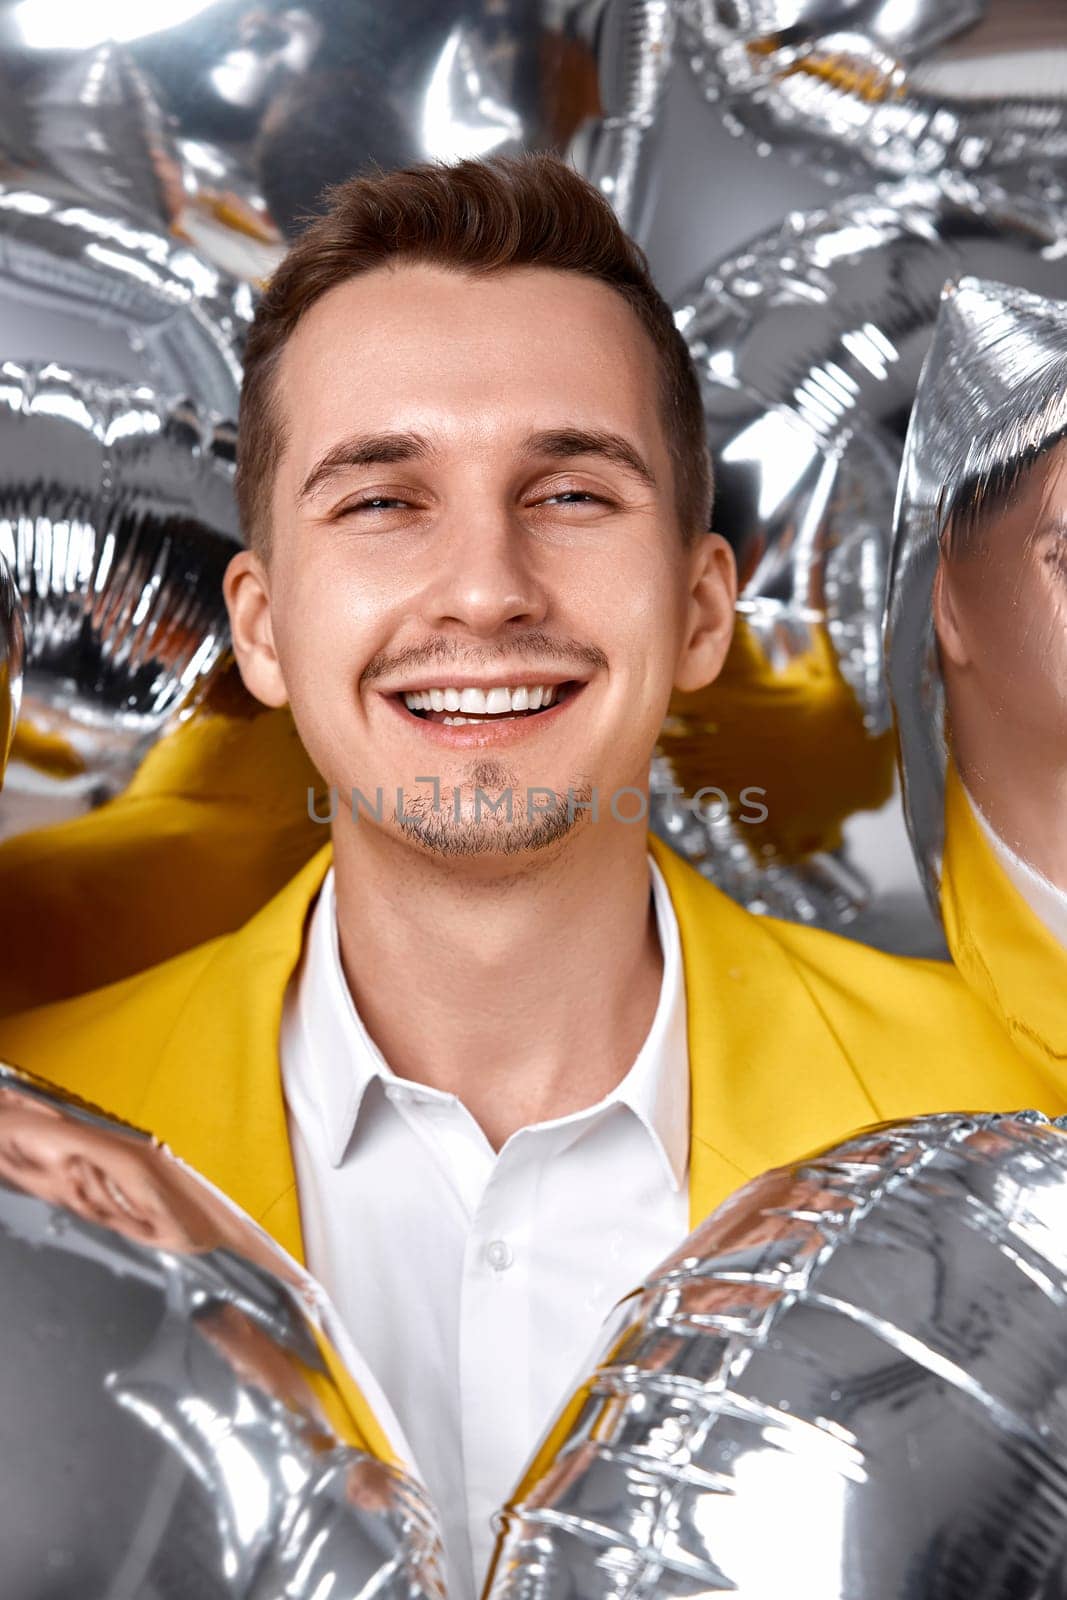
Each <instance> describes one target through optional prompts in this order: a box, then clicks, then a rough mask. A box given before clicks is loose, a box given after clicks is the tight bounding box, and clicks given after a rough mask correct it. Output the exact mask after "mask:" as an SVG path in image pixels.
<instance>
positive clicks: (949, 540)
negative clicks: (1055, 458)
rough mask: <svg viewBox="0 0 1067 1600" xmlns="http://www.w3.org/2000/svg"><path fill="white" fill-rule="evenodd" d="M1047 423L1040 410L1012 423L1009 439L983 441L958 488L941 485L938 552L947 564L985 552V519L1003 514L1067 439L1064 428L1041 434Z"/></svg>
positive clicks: (1066, 429)
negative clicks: (1037, 468) (976, 462)
mask: <svg viewBox="0 0 1067 1600" xmlns="http://www.w3.org/2000/svg"><path fill="white" fill-rule="evenodd" d="M1046 420H1047V418H1046V415H1045V413H1044V412H1041V413H1038V414H1037V415H1035V416H1033V417H1017V418H1015V419H1013V421H1012V424H1011V426H1010V429H1009V433H1010V437H1006V438H998V439H994V440H990V441H988V442H987V443H986V444H985V445H984V446H983V449H982V451H981V455H982V456H984V459H983V460H982V461H981V463H980V464H979V465H978V466H976V467H974V468H972V470H971V471H969V472H967V473H966V474H965V475H964V477H963V478H962V479H961V480H960V482H959V483H958V484H955V485H953V484H952V483H951V482H950V483H947V484H945V485H943V486H942V489H941V493H940V496H939V499H938V512H937V521H938V527H939V528H940V529H941V549H942V552H943V554H944V555H945V556H947V557H948V559H949V560H956V559H957V558H959V557H961V556H968V555H978V554H980V553H981V552H982V551H983V550H984V549H985V534H986V532H987V530H988V527H989V522H990V519H991V518H992V517H994V516H996V515H997V514H998V513H999V512H1002V511H1004V510H1006V508H1007V506H1008V505H1009V503H1010V501H1011V498H1012V496H1013V495H1014V494H1015V492H1016V490H1017V489H1018V488H1019V487H1020V485H1021V484H1022V483H1023V481H1024V480H1025V479H1026V478H1027V477H1028V475H1029V474H1030V472H1031V471H1032V470H1033V468H1034V467H1035V466H1036V465H1037V463H1038V462H1039V461H1041V460H1043V459H1044V457H1045V456H1047V455H1049V454H1050V452H1051V451H1052V450H1054V449H1055V447H1056V446H1057V445H1058V444H1061V443H1062V442H1063V441H1064V440H1065V439H1067V425H1061V426H1059V427H1056V428H1054V429H1053V430H1052V431H1051V432H1048V433H1044V434H1042V433H1041V431H1040V429H1041V426H1042V424H1043V423H1044V422H1045V421H1046ZM1035 435H1036V437H1035Z"/></svg>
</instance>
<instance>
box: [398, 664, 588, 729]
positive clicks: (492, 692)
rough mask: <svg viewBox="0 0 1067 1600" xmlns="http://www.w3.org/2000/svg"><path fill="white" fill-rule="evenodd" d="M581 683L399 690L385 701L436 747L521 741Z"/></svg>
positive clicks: (570, 700) (576, 692)
mask: <svg viewBox="0 0 1067 1600" xmlns="http://www.w3.org/2000/svg"><path fill="white" fill-rule="evenodd" d="M584 688H585V684H584V683H583V682H581V681H580V680H579V679H577V678H570V679H567V680H566V681H565V682H563V683H551V684H515V685H513V686H512V685H498V686H496V687H493V688H489V689H472V688H467V687H465V688H459V687H447V688H446V687H445V686H444V685H442V686H441V687H440V688H432V689H417V690H401V691H399V692H398V693H395V694H392V695H389V696H387V699H388V700H389V701H390V703H391V704H392V705H393V706H394V707H395V708H396V710H397V711H398V712H399V714H400V715H401V716H403V717H404V718H406V719H407V721H408V722H409V723H419V724H420V725H421V726H422V728H423V729H424V730H425V732H426V733H427V734H429V735H430V736H431V737H433V738H435V739H436V740H437V741H438V742H447V743H449V744H453V743H454V744H462V745H466V744H488V743H498V742H499V741H500V740H502V739H507V740H510V739H511V738H515V737H522V736H523V735H524V734H525V732H526V731H527V729H530V728H532V726H533V724H535V723H537V724H539V725H540V724H543V723H544V722H545V719H546V718H547V719H548V721H550V722H551V721H554V720H555V719H557V718H558V717H559V716H560V715H561V714H562V713H563V712H565V711H566V710H567V709H568V708H569V707H570V706H571V705H572V704H573V703H574V701H575V700H576V699H577V698H578V696H579V695H580V694H581V692H582V690H583V689H584Z"/></svg>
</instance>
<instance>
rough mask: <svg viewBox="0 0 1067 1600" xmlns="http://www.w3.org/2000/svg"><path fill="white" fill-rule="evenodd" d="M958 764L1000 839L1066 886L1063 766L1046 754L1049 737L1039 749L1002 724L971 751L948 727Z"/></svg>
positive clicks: (1065, 779)
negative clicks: (992, 739) (991, 740)
mask: <svg viewBox="0 0 1067 1600" xmlns="http://www.w3.org/2000/svg"><path fill="white" fill-rule="evenodd" d="M952 745H953V754H954V757H955V760H956V765H957V769H958V771H959V774H960V777H961V778H962V779H963V782H964V783H965V785H966V787H967V789H968V792H969V793H970V795H971V798H972V799H973V800H974V801H975V803H976V804H977V806H978V807H979V809H980V810H981V812H982V815H983V816H984V817H985V818H986V820H987V822H988V823H989V824H990V826H991V827H992V828H993V831H994V832H995V833H997V834H999V836H1000V838H1001V839H1003V840H1004V843H1005V844H1006V845H1007V846H1008V847H1009V849H1011V850H1013V851H1014V852H1015V854H1016V855H1017V856H1020V857H1021V858H1022V860H1023V861H1025V862H1026V863H1027V865H1028V866H1031V867H1033V868H1035V869H1036V870H1037V871H1038V872H1040V873H1041V874H1042V876H1043V877H1046V878H1048V879H1049V881H1050V882H1052V883H1054V884H1055V885H1056V887H1057V888H1059V889H1064V890H1067V830H1065V829H1064V826H1063V816H1064V806H1065V805H1067V767H1064V766H1062V765H1060V766H1057V765H1055V764H1054V763H1053V761H1052V759H1051V748H1050V747H1051V740H1050V741H1049V746H1048V747H1046V748H1045V750H1043V751H1041V752H1035V751H1034V750H1033V749H1032V740H1031V739H1029V738H1026V739H1021V738H1020V739H1016V738H1014V737H1013V732H1012V730H1011V729H1010V728H1007V727H1003V728H1001V730H1000V732H999V735H998V739H997V741H996V748H995V749H989V748H987V747H986V744H985V743H984V744H983V747H982V749H981V750H980V751H977V750H974V751H972V750H971V749H970V748H969V747H968V741H967V740H966V739H965V738H964V739H961V738H960V737H959V736H958V731H957V729H956V728H955V727H954V728H953V731H952Z"/></svg>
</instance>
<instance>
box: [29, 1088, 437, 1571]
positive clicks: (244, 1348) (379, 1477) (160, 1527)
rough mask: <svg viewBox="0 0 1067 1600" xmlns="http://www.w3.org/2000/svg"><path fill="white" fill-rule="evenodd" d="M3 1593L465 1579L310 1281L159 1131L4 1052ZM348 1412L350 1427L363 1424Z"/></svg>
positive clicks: (315, 1288) (315, 1287)
mask: <svg viewBox="0 0 1067 1600" xmlns="http://www.w3.org/2000/svg"><path fill="white" fill-rule="evenodd" d="M0 1263H2V1280H3V1285H4V1312H3V1316H2V1317H0V1352H2V1355H0V1388H2V1392H3V1403H2V1405H0V1457H2V1459H3V1461H4V1463H5V1469H4V1492H3V1494H2V1495H0V1549H2V1550H3V1564H4V1592H5V1593H6V1594H10V1595H11V1596H12V1597H14V1596H23V1597H27V1596H30V1595H43V1594H45V1593H47V1594H48V1595H49V1597H50V1600H74V1597H75V1596H77V1597H78V1600H84V1597H85V1596H88V1595H104V1594H107V1595H114V1596H116V1597H117V1596H118V1595H123V1596H128V1597H129V1600H157V1597H160V1596H162V1595H167V1596H172V1597H174V1600H184V1597H188V1600H230V1597H234V1600H236V1597H238V1596H240V1597H241V1600H279V1597H280V1596H282V1595H285V1596H287V1597H292V1600H322V1597H324V1596H326V1595H332V1596H335V1597H336V1600H342V1597H343V1600H359V1597H367V1600H369V1597H370V1596H371V1595H373V1596H375V1600H378V1597H379V1596H381V1597H389V1600H431V1597H433V1600H443V1594H444V1591H443V1588H442V1584H441V1579H440V1575H439V1554H440V1552H439V1540H438V1533H437V1526H436V1521H435V1518H434V1516H433V1514H432V1512H431V1510H430V1508H429V1506H428V1504H427V1502H426V1499H425V1496H424V1494H423V1491H422V1490H421V1488H420V1487H419V1486H418V1484H417V1483H416V1482H415V1481H414V1480H413V1479H412V1478H411V1477H410V1476H409V1475H408V1474H407V1472H406V1471H404V1470H402V1469H401V1468H400V1467H399V1466H397V1465H395V1464H392V1463H389V1462H387V1461H385V1460H383V1459H379V1458H378V1457H376V1456H375V1455H373V1454H371V1453H370V1451H369V1450H367V1449H365V1448H360V1447H359V1446H358V1444H357V1443H354V1442H352V1428H351V1423H350V1422H349V1421H348V1420H347V1419H348V1418H349V1417H350V1413H349V1412H348V1411H347V1410H346V1407H345V1402H344V1399H343V1390H342V1389H341V1388H339V1387H338V1384H337V1382H336V1381H335V1376H334V1374H335V1373H336V1371H337V1368H338V1367H339V1362H338V1358H337V1356H336V1353H334V1352H333V1351H332V1349H331V1347H330V1346H329V1343H328V1340H327V1337H326V1334H325V1332H324V1317H323V1307H324V1299H323V1296H322V1293H321V1291H320V1290H318V1288H317V1286H316V1285H314V1284H313V1282H312V1280H311V1279H309V1278H308V1277H307V1275H306V1274H305V1273H303V1272H302V1271H301V1270H300V1269H299V1268H298V1267H297V1266H296V1264H295V1263H294V1262H293V1261H292V1260H291V1259H290V1258H289V1257H288V1256H286V1255H285V1254H284V1252H282V1251H281V1250H280V1249H278V1247H277V1246H275V1245H274V1244H273V1243H272V1241H270V1240H269V1239H268V1237H267V1236H266V1235H265V1234H264V1233H263V1232H262V1231H261V1230H260V1229H259V1228H257V1227H256V1226H255V1225H254V1224H253V1223H252V1222H251V1221H250V1220H249V1219H248V1218H247V1217H245V1216H244V1215H243V1214H242V1213H241V1212H240V1211H238V1209H237V1208H236V1207H235V1206H233V1205H231V1204H230V1202H229V1201H227V1200H225V1199H224V1198H223V1197H222V1196H221V1195H220V1194H219V1193H218V1192H217V1191H216V1190H214V1189H212V1188H211V1186H210V1185H207V1184H205V1183H204V1182H203V1181H202V1180H201V1179H199V1178H198V1177H197V1176H196V1175H195V1174H194V1173H192V1171H191V1170H190V1169H189V1168H187V1167H184V1166H183V1165H182V1164H181V1163H180V1162H178V1161H176V1160H175V1159H174V1158H173V1157H171V1156H170V1155H169V1154H168V1153H167V1152H166V1151H165V1150H164V1149H163V1148H162V1147H160V1146H159V1145H157V1144H156V1143H155V1142H154V1141H152V1140H150V1139H149V1138H148V1137H147V1136H146V1135H144V1134H141V1133H138V1132H137V1131H135V1130H133V1129H130V1128H128V1127H127V1126H125V1125H123V1124H119V1123H116V1122H114V1121H112V1120H111V1119H109V1118H107V1117H105V1116H104V1115H103V1114H102V1113H98V1112H96V1111H95V1110H94V1109H92V1108H89V1107H87V1106H85V1105H84V1104H83V1103H82V1102H80V1101H75V1100H72V1099H70V1098H69V1097H67V1096H65V1095H62V1094H60V1093H59V1092H58V1091H54V1090H50V1089H49V1088H48V1087H47V1086H45V1085H43V1084H41V1083H39V1082H37V1081H36V1080H34V1081H29V1080H27V1079H26V1078H25V1077H24V1076H23V1075H21V1074H18V1073H16V1072H15V1071H13V1070H12V1069H10V1068H6V1067H5V1068H0ZM346 1435H348V1437H346Z"/></svg>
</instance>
